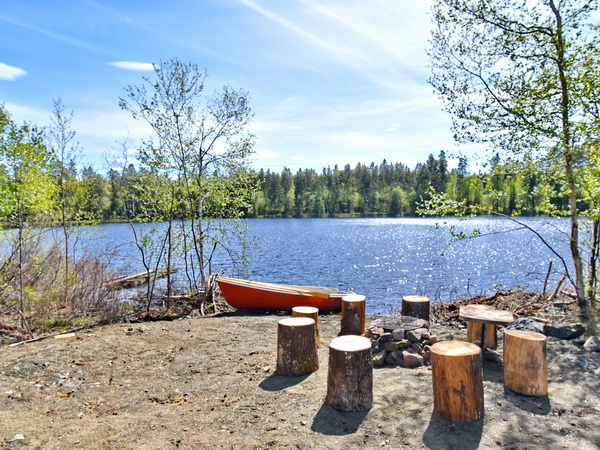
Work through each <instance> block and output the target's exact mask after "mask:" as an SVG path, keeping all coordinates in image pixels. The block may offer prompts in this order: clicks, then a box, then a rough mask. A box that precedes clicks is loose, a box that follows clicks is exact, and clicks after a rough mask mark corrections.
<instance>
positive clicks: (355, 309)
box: [340, 294, 367, 336]
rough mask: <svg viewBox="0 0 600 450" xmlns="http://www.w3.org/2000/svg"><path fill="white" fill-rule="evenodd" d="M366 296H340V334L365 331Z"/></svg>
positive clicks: (356, 333)
mask: <svg viewBox="0 0 600 450" xmlns="http://www.w3.org/2000/svg"><path fill="white" fill-rule="evenodd" d="M366 303H367V302H366V297H365V296H364V295H358V294H350V295H345V296H344V297H342V324H341V331H340V336H346V335H350V334H353V335H361V334H363V333H364V332H365V309H366Z"/></svg>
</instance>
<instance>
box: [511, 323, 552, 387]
mask: <svg viewBox="0 0 600 450" xmlns="http://www.w3.org/2000/svg"><path fill="white" fill-rule="evenodd" d="M504 385H505V386H506V387H507V388H509V389H510V390H512V391H515V392H518V393H519V394H524V395H547V394H548V361H547V356H546V336H544V335H543V334H541V333H536V332H533V331H521V330H507V331H505V332H504Z"/></svg>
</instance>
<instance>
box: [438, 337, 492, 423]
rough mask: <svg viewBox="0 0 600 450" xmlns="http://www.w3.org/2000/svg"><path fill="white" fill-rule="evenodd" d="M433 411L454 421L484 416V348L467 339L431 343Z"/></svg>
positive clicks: (470, 420)
mask: <svg viewBox="0 0 600 450" xmlns="http://www.w3.org/2000/svg"><path fill="white" fill-rule="evenodd" d="M431 373H432V380H433V412H434V413H436V414H438V415H439V416H441V417H442V418H444V419H446V420H451V421H453V422H473V421H475V420H479V419H481V418H482V417H483V371H482V366H481V349H480V348H479V347H478V346H476V345H475V344H471V343H469V342H463V341H444V342H438V343H437V344H434V345H432V346H431Z"/></svg>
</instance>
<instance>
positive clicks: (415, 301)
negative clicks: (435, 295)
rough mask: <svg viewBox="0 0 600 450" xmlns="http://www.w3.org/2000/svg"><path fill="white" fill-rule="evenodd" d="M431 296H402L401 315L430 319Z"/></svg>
mask: <svg viewBox="0 0 600 450" xmlns="http://www.w3.org/2000/svg"><path fill="white" fill-rule="evenodd" d="M429 304H430V301H429V298H427V297H422V296H420V295H405V296H404V297H402V310H401V313H400V314H401V315H403V316H410V317H416V318H417V319H423V320H427V321H428V320H429Z"/></svg>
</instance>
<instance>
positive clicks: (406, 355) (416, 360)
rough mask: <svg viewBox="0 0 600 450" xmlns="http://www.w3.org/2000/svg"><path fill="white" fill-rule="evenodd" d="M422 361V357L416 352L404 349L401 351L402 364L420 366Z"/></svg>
mask: <svg viewBox="0 0 600 450" xmlns="http://www.w3.org/2000/svg"><path fill="white" fill-rule="evenodd" d="M423 363H424V361H423V357H422V356H421V355H419V354H418V353H414V352H412V351H411V350H404V351H403V352H402V366H404V367H419V366H422V365H423Z"/></svg>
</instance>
